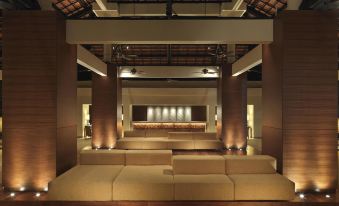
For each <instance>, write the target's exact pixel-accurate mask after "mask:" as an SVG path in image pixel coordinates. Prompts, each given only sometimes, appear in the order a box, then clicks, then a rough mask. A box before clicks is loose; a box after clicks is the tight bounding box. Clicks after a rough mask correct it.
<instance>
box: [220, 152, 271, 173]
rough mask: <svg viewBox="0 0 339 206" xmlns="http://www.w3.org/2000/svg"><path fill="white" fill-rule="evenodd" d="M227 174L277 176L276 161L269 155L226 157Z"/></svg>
mask: <svg viewBox="0 0 339 206" xmlns="http://www.w3.org/2000/svg"><path fill="white" fill-rule="evenodd" d="M224 158H225V161H226V164H225V165H226V174H275V173H276V160H275V158H273V157H271V156H268V155H253V156H239V155H224Z"/></svg>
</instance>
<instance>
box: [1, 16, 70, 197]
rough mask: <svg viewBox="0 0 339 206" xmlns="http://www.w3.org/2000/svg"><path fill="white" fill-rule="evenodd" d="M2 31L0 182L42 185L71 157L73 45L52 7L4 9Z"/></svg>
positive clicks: (13, 185)
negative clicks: (0, 178)
mask: <svg viewBox="0 0 339 206" xmlns="http://www.w3.org/2000/svg"><path fill="white" fill-rule="evenodd" d="M3 31H4V34H3V103H4V104H3V135H4V139H3V185H4V186H5V187H6V188H9V189H13V190H17V189H19V188H20V187H25V188H26V189H27V190H42V189H43V188H45V187H46V186H47V183H48V182H49V181H50V180H52V179H53V178H54V177H55V176H56V175H58V174H60V173H62V172H64V171H66V170H67V169H69V168H70V167H72V166H74V165H75V163H76V121H75V107H76V48H75V46H71V45H68V44H66V43H65V20H64V19H63V18H62V17H60V16H59V15H57V14H56V13H55V12H48V11H43V12H42V11H10V12H5V15H4V25H3ZM66 157H67V158H66Z"/></svg>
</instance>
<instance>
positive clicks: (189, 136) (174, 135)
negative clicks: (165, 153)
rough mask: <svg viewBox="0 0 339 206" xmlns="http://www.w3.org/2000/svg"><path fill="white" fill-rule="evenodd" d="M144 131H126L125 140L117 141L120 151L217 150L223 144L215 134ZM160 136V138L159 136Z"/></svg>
mask: <svg viewBox="0 0 339 206" xmlns="http://www.w3.org/2000/svg"><path fill="white" fill-rule="evenodd" d="M148 133H150V132H146V131H144V130H135V131H126V132H125V138H122V139H119V140H118V141H117V148H119V149H180V150H203V149H206V150H207V149H208V150H215V149H222V148H223V143H222V142H221V141H220V140H218V139H217V138H216V133H213V132H164V131H159V132H157V133H152V134H148ZM157 135H159V136H157Z"/></svg>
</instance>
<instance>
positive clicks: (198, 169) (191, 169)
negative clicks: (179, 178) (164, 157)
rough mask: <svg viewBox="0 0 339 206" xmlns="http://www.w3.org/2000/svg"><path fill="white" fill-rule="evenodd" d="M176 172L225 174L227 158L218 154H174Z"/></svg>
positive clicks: (174, 169)
mask: <svg viewBox="0 0 339 206" xmlns="http://www.w3.org/2000/svg"><path fill="white" fill-rule="evenodd" d="M173 171H174V174H225V159H224V158H223V157H222V156H218V155H176V156H173Z"/></svg>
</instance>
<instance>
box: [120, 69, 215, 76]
mask: <svg viewBox="0 0 339 206" xmlns="http://www.w3.org/2000/svg"><path fill="white" fill-rule="evenodd" d="M133 69H135V70H136V72H135V73H133V72H132V70H133ZM206 69H207V70H206ZM203 71H206V73H203ZM218 76H219V71H218V68H217V67H212V66H211V67H202V66H122V67H120V71H119V77H122V78H217V77H218Z"/></svg>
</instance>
